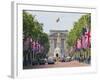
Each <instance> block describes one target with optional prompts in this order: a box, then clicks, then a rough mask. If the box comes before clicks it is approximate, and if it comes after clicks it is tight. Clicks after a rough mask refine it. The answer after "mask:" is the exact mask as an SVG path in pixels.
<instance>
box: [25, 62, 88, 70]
mask: <svg viewBox="0 0 100 80" xmlns="http://www.w3.org/2000/svg"><path fill="white" fill-rule="evenodd" d="M84 66H89V64H85V63H80V62H78V61H70V62H56V63H55V64H47V63H46V64H45V65H35V66H31V67H26V68H25V69H38V68H57V67H84Z"/></svg>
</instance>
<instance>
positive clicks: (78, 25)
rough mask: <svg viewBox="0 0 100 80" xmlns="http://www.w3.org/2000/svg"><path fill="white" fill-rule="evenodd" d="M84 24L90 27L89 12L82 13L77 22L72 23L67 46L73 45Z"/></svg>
mask: <svg viewBox="0 0 100 80" xmlns="http://www.w3.org/2000/svg"><path fill="white" fill-rule="evenodd" d="M84 26H87V27H88V28H91V14H90V13H89V14H86V15H83V16H82V17H81V18H80V19H79V20H78V21H77V22H75V23H74V24H73V29H71V31H70V32H69V33H68V37H67V39H66V40H67V43H68V46H69V47H70V46H74V44H75V42H76V40H77V38H79V37H80V36H81V34H82V29H83V27H84Z"/></svg>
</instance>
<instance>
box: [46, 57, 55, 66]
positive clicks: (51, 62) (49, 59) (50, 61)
mask: <svg viewBox="0 0 100 80" xmlns="http://www.w3.org/2000/svg"><path fill="white" fill-rule="evenodd" d="M47 63H48V64H54V63H55V61H54V58H53V57H49V58H48V60H47Z"/></svg>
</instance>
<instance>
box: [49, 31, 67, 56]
mask: <svg viewBox="0 0 100 80" xmlns="http://www.w3.org/2000/svg"><path fill="white" fill-rule="evenodd" d="M67 33H68V31H67V30H50V33H49V41H50V49H49V53H48V56H53V57H56V55H58V57H64V56H67V48H66V47H67V43H66V39H67Z"/></svg>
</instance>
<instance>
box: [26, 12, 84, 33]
mask: <svg viewBox="0 0 100 80" xmlns="http://www.w3.org/2000/svg"><path fill="white" fill-rule="evenodd" d="M27 12H28V13H30V14H32V15H33V16H34V15H35V18H36V19H37V21H39V22H40V23H43V30H44V32H46V33H49V31H50V30H68V31H70V30H71V29H72V28H73V24H74V22H76V21H78V19H80V17H81V16H82V15H85V14H86V13H72V12H50V11H49V12H47V11H27ZM58 18H59V21H58V22H56V20H57V19H58Z"/></svg>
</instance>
